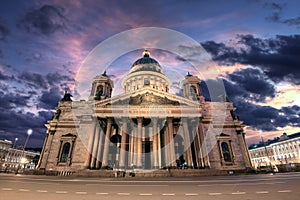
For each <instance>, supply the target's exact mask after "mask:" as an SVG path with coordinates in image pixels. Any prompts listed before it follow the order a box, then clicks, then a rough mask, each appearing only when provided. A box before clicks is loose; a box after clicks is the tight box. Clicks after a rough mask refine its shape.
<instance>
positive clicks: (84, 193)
mask: <svg viewBox="0 0 300 200" xmlns="http://www.w3.org/2000/svg"><path fill="white" fill-rule="evenodd" d="M75 193H76V194H87V192H75Z"/></svg>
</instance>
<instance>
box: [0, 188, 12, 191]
mask: <svg viewBox="0 0 300 200" xmlns="http://www.w3.org/2000/svg"><path fill="white" fill-rule="evenodd" d="M1 190H6V191H10V190H12V188H1Z"/></svg>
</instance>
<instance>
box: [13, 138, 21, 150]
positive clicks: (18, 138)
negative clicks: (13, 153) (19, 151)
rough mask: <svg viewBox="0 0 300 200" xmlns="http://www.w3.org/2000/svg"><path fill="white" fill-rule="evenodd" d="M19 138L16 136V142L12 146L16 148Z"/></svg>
mask: <svg viewBox="0 0 300 200" xmlns="http://www.w3.org/2000/svg"><path fill="white" fill-rule="evenodd" d="M18 140H19V138H17V137H16V138H15V142H14V145H13V147H12V148H15V146H16V144H17V141H18Z"/></svg>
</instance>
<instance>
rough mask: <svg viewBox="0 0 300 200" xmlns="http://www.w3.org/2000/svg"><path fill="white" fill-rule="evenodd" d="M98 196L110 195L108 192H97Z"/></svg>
mask: <svg viewBox="0 0 300 200" xmlns="http://www.w3.org/2000/svg"><path fill="white" fill-rule="evenodd" d="M96 194H98V195H107V194H108V193H106V192H97V193H96Z"/></svg>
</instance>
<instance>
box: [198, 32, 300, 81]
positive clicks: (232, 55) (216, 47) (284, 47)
mask: <svg viewBox="0 0 300 200" xmlns="http://www.w3.org/2000/svg"><path fill="white" fill-rule="evenodd" d="M237 39H238V41H237V45H239V47H237V48H234V47H232V46H228V45H226V44H224V43H216V42H214V41H209V42H204V43H202V45H203V47H204V48H205V49H206V50H207V51H209V52H210V53H212V55H213V59H214V60H215V61H217V62H219V63H220V64H227V65H232V64H235V63H241V64H249V65H252V66H257V67H260V68H261V69H262V70H263V71H265V73H266V74H267V75H268V76H269V77H270V78H271V79H272V80H273V81H275V82H280V81H283V80H285V81H290V82H293V83H295V84H300V78H299V77H300V68H299V63H300V57H299V54H300V35H291V36H282V35H278V36H276V38H274V39H260V38H255V37H254V36H253V35H240V36H238V38H237Z"/></svg>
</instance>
